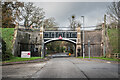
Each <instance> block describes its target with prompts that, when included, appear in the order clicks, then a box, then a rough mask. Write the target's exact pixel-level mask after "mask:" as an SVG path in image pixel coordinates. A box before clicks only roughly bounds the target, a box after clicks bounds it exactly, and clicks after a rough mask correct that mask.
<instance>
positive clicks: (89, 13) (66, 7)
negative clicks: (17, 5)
mask: <svg viewBox="0 0 120 80" xmlns="http://www.w3.org/2000/svg"><path fill="white" fill-rule="evenodd" d="M34 4H35V5H36V6H39V7H40V8H43V9H44V11H45V13H46V14H45V16H46V18H49V17H54V18H55V19H56V22H57V23H58V24H59V26H61V27H66V26H69V20H68V18H70V17H71V16H72V15H75V16H76V19H77V20H78V21H79V22H81V23H82V18H81V16H84V17H85V26H95V25H97V24H99V23H102V22H103V17H104V14H105V13H106V10H107V6H108V5H109V4H110V2H34Z"/></svg>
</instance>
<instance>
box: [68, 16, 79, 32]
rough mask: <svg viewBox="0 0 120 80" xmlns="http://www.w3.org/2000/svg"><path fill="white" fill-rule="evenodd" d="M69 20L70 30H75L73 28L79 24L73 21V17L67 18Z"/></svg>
mask: <svg viewBox="0 0 120 80" xmlns="http://www.w3.org/2000/svg"><path fill="white" fill-rule="evenodd" d="M68 19H69V22H70V28H71V29H72V30H75V28H76V27H77V26H78V25H80V23H79V22H78V21H77V20H75V15H72V16H71V18H68Z"/></svg>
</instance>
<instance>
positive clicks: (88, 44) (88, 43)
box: [88, 40, 90, 59]
mask: <svg viewBox="0 0 120 80" xmlns="http://www.w3.org/2000/svg"><path fill="white" fill-rule="evenodd" d="M88 55H89V59H90V40H88Z"/></svg>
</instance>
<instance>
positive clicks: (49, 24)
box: [43, 17, 58, 30]
mask: <svg viewBox="0 0 120 80" xmlns="http://www.w3.org/2000/svg"><path fill="white" fill-rule="evenodd" d="M57 25H58V24H57V23H56V22H55V18H54V17H50V18H48V19H45V20H44V25H43V26H44V28H45V29H46V30H57V28H55V27H56V26H57Z"/></svg>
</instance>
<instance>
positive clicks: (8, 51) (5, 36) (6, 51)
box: [0, 28, 14, 61]
mask: <svg viewBox="0 0 120 80" xmlns="http://www.w3.org/2000/svg"><path fill="white" fill-rule="evenodd" d="M0 30H1V34H2V35H1V38H2V60H3V61H4V60H9V59H10V58H11V57H12V48H13V44H12V41H13V36H14V28H0Z"/></svg>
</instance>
